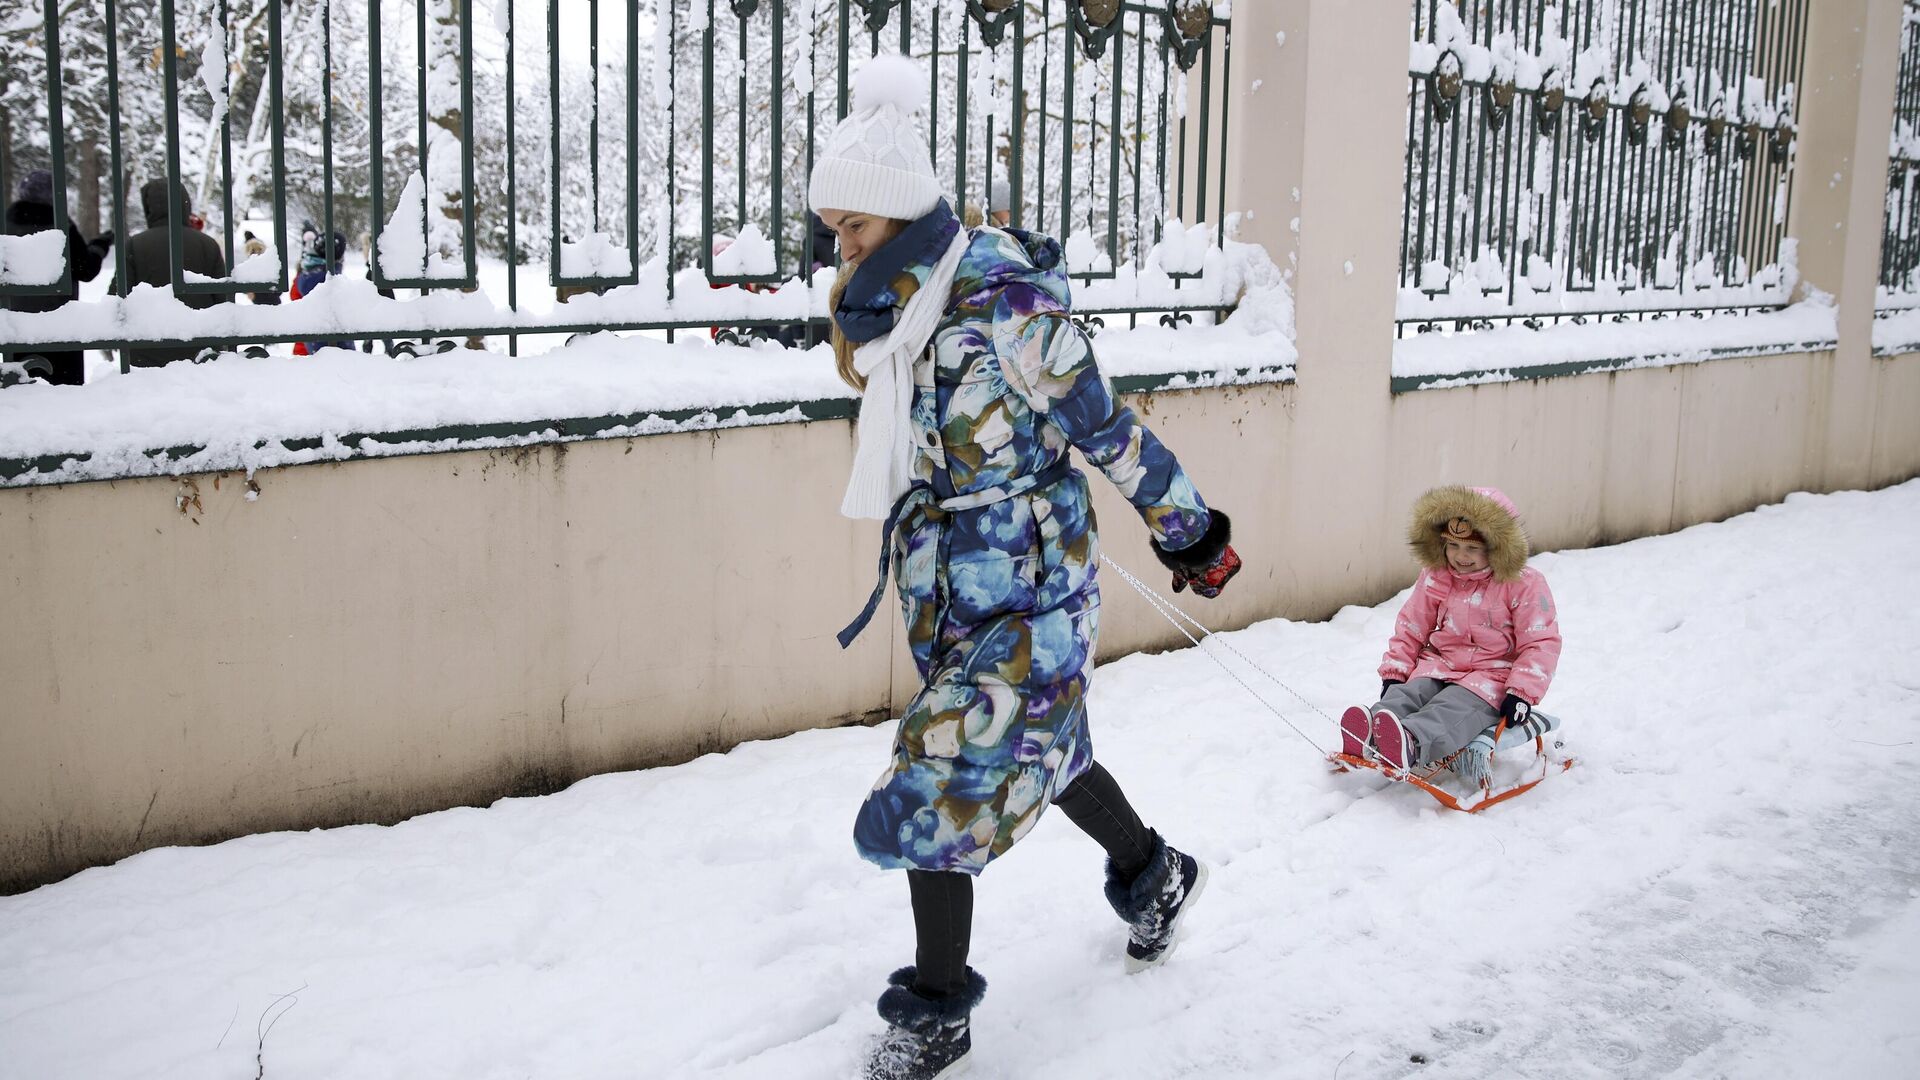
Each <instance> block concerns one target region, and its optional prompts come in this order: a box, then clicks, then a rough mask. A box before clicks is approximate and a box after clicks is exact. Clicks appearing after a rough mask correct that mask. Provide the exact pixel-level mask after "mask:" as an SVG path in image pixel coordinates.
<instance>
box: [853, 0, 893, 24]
mask: <svg viewBox="0 0 1920 1080" xmlns="http://www.w3.org/2000/svg"><path fill="white" fill-rule="evenodd" d="M853 2H854V3H855V4H856V5H858V6H859V8H860V10H861V11H863V12H865V13H866V16H867V17H866V20H865V21H866V24H867V29H869V30H873V31H876V32H878V31H881V30H885V29H886V28H887V21H888V19H889V18H891V17H892V15H893V8H894V5H895V4H898V3H899V2H900V0H853Z"/></svg>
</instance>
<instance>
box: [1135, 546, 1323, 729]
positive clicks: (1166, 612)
mask: <svg viewBox="0 0 1920 1080" xmlns="http://www.w3.org/2000/svg"><path fill="white" fill-rule="evenodd" d="M1100 561H1101V562H1103V563H1106V564H1107V567H1108V569H1111V570H1112V571H1113V572H1114V573H1116V574H1119V575H1120V577H1121V578H1122V580H1124V581H1126V583H1127V584H1129V585H1131V586H1133V588H1134V591H1135V592H1137V593H1139V594H1140V595H1141V596H1142V597H1143V598H1145V600H1146V601H1147V603H1148V604H1150V605H1152V607H1153V610H1155V611H1157V612H1159V613H1160V616H1161V618H1164V619H1166V620H1167V621H1168V622H1170V623H1172V624H1173V628H1174V629H1175V630H1178V631H1180V633H1181V635H1182V636H1184V637H1185V638H1186V639H1187V640H1188V641H1190V642H1192V643H1193V644H1194V647H1195V648H1198V649H1199V650H1200V651H1201V652H1203V653H1206V654H1207V655H1208V656H1210V657H1212V658H1213V662H1214V663H1216V664H1219V665H1220V670H1222V671H1224V672H1226V673H1227V674H1228V675H1229V676H1231V677H1232V679H1233V681H1234V682H1237V683H1239V684H1240V687H1241V689H1243V690H1245V691H1246V692H1247V693H1249V694H1252V695H1253V698H1254V700H1255V701H1258V702H1259V703H1260V704H1262V705H1264V706H1266V709H1267V711H1268V712H1270V713H1272V714H1273V715H1275V716H1277V717H1279V718H1280V722H1281V723H1283V724H1285V725H1287V727H1288V728H1289V729H1291V730H1292V731H1293V733H1294V734H1295V735H1298V736H1300V738H1301V739H1302V740H1304V741H1305V742H1306V744H1307V745H1308V746H1311V747H1313V752H1314V753H1316V754H1319V755H1321V756H1322V757H1324V756H1326V754H1327V750H1326V748H1324V747H1322V746H1321V745H1320V744H1319V743H1317V742H1315V741H1314V740H1313V737H1312V736H1311V735H1308V734H1307V733H1306V732H1304V731H1301V730H1300V728H1299V727H1298V726H1296V725H1295V724H1294V722H1293V721H1292V720H1289V719H1287V714H1286V713H1283V712H1281V711H1280V710H1279V709H1277V708H1275V707H1274V706H1273V703H1272V702H1270V701H1268V700H1267V699H1266V698H1265V697H1263V696H1261V694H1260V692H1259V691H1258V690H1255V689H1254V688H1253V687H1252V686H1249V685H1248V684H1247V680H1245V679H1243V678H1241V677H1240V673H1239V672H1237V671H1235V670H1233V668H1232V667H1230V666H1228V664H1227V662H1226V661H1225V660H1222V659H1220V656H1219V654H1217V653H1216V652H1214V651H1213V650H1212V649H1209V648H1208V647H1207V646H1206V644H1205V642H1216V643H1217V644H1218V645H1219V646H1220V648H1222V649H1225V650H1226V651H1228V652H1230V653H1232V654H1233V655H1234V656H1236V657H1238V658H1239V659H1240V662H1241V663H1243V664H1245V665H1247V666H1248V667H1250V668H1252V669H1253V670H1255V671H1257V672H1259V673H1260V674H1262V675H1264V676H1266V677H1267V679H1268V680H1269V681H1270V682H1272V683H1273V684H1274V685H1275V686H1278V687H1279V688H1280V689H1282V690H1285V691H1286V692H1287V693H1289V694H1292V695H1293V696H1294V697H1296V698H1298V699H1299V700H1300V703H1301V704H1303V705H1305V706H1306V707H1307V708H1309V709H1312V710H1313V711H1314V712H1316V713H1319V714H1320V718H1321V719H1323V720H1325V721H1326V722H1327V723H1328V724H1330V725H1332V726H1334V727H1338V726H1339V724H1338V723H1337V722H1335V720H1334V719H1333V717H1331V716H1328V715H1327V714H1326V713H1324V712H1321V710H1320V707H1319V706H1317V705H1315V704H1314V703H1313V702H1311V701H1308V700H1307V699H1306V697H1305V696H1303V695H1302V694H1301V693H1300V692H1299V691H1298V690H1295V689H1294V688H1293V687H1291V686H1288V685H1287V684H1286V683H1284V682H1281V681H1280V680H1279V678H1277V677H1276V676H1275V675H1274V674H1273V673H1272V672H1270V671H1268V670H1266V669H1265V668H1263V667H1261V666H1260V665H1259V664H1256V663H1254V662H1253V661H1252V660H1249V659H1248V658H1247V657H1246V655H1245V654H1244V653H1242V652H1241V651H1240V650H1238V649H1236V648H1234V647H1233V646H1232V645H1229V644H1227V643H1226V642H1225V641H1224V640H1221V639H1220V638H1219V635H1217V634H1215V633H1214V632H1213V631H1211V630H1209V629H1207V628H1206V627H1205V626H1202V625H1201V624H1200V620H1198V619H1196V618H1194V617H1193V616H1191V615H1189V614H1187V613H1186V612H1184V611H1181V610H1180V609H1179V608H1178V607H1176V606H1174V603H1173V601H1171V600H1168V599H1167V598H1166V597H1164V596H1161V595H1160V594H1159V593H1157V592H1155V591H1153V589H1152V588H1151V587H1150V586H1148V585H1147V583H1146V582H1144V581H1141V580H1140V579H1139V578H1137V577H1134V576H1133V575H1132V574H1131V573H1129V572H1128V571H1127V568H1126V567H1124V566H1121V565H1120V564H1119V563H1117V562H1114V561H1113V559H1112V558H1111V557H1109V556H1108V555H1107V554H1106V553H1105V552H1102V553H1101V554H1100ZM1176 616H1177V617H1176ZM1182 619H1184V620H1186V622H1187V623H1189V624H1191V625H1192V626H1193V628H1194V629H1195V630H1198V631H1200V634H1201V637H1198V638H1196V637H1194V636H1193V634H1192V633H1191V632H1190V631H1188V629H1187V628H1186V626H1183V625H1181V620H1182Z"/></svg>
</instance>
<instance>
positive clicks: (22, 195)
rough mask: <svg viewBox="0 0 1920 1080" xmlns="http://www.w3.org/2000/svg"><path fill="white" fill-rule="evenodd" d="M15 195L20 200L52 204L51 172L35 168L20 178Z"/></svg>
mask: <svg viewBox="0 0 1920 1080" xmlns="http://www.w3.org/2000/svg"><path fill="white" fill-rule="evenodd" d="M15 195H16V197H18V198H19V200H20V201H21V202H30V203H45V204H46V205H48V206H52V205H53V174H52V173H50V172H48V171H47V170H45V169H35V170H33V171H32V172H29V173H28V174H27V175H25V176H23V177H21V178H20V183H19V184H18V185H17V186H16V189H15Z"/></svg>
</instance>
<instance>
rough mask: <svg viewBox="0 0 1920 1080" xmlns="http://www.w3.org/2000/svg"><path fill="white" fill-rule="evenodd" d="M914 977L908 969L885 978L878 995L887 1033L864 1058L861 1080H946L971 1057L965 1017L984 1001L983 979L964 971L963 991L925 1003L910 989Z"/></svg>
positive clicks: (924, 997)
mask: <svg viewBox="0 0 1920 1080" xmlns="http://www.w3.org/2000/svg"><path fill="white" fill-rule="evenodd" d="M916 975H917V970H916V969H915V968H914V967H913V966H911V965H909V966H907V967H903V968H901V969H900V970H898V971H896V972H894V973H893V974H892V975H890V976H888V977H887V982H888V983H889V984H890V985H888V987H887V989H886V992H885V993H882V994H881V995H880V1018H881V1019H882V1020H885V1021H886V1022H887V1033H886V1034H885V1035H883V1036H881V1037H880V1041H879V1042H877V1043H875V1044H874V1047H873V1052H872V1053H871V1054H869V1055H868V1057H867V1071H866V1074H865V1075H866V1080H951V1078H953V1077H956V1076H959V1075H960V1074H961V1072H963V1071H964V1070H965V1069H966V1066H967V1058H968V1056H969V1055H970V1054H972V1052H973V1033H972V1030H971V1027H970V1026H969V1023H968V1018H969V1017H970V1016H971V1015H972V1013H973V1010H974V1007H975V1006H977V1005H979V1004H980V999H981V998H983V997H985V996H986V994H987V980H985V979H983V978H981V977H980V973H979V972H977V971H975V970H973V969H972V968H968V969H967V988H966V989H965V990H963V991H961V992H960V993H958V994H955V995H953V996H951V997H944V998H931V997H926V996H925V995H922V994H921V993H919V992H918V991H916V990H915V989H914V986H913V984H914V979H915V976H916Z"/></svg>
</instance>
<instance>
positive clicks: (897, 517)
mask: <svg viewBox="0 0 1920 1080" xmlns="http://www.w3.org/2000/svg"><path fill="white" fill-rule="evenodd" d="M1073 471H1074V470H1073V460H1072V459H1071V458H1069V457H1067V455H1065V454H1062V455H1060V460H1058V461H1056V462H1054V463H1053V464H1051V465H1049V466H1047V467H1046V468H1044V469H1041V470H1040V471H1039V472H1036V473H1028V474H1027V475H1025V476H1019V477H1015V478H1014V479H1012V480H1009V481H1007V482H1006V483H1004V484H1001V485H1000V486H999V487H993V488H988V489H986V490H985V491H973V492H968V493H967V494H965V495H954V496H952V497H950V498H945V499H942V498H939V497H938V496H936V495H935V493H934V490H933V486H932V485H931V484H924V483H922V484H915V485H913V486H912V487H910V488H908V489H907V492H906V494H904V495H902V496H900V498H899V499H897V500H895V501H894V504H893V509H892V510H891V511H889V512H888V513H887V520H886V523H885V524H883V525H881V526H880V571H879V574H878V577H879V580H878V581H876V582H874V585H873V594H872V595H870V596H868V597H867V606H866V607H864V608H861V609H860V614H859V615H857V616H855V617H854V620H853V621H852V622H850V623H848V624H847V628H846V629H844V630H842V631H840V633H839V635H838V637H839V640H840V647H841V648H843V649H844V648H846V647H847V646H849V645H852V644H853V640H854V639H855V638H857V637H859V636H860V632H861V631H862V630H865V629H866V628H867V624H868V623H869V622H872V621H873V613H874V612H875V611H878V610H879V609H880V598H881V597H882V596H884V595H885V594H886V591H887V568H888V566H889V565H890V564H891V562H892V559H891V556H892V554H893V537H894V534H895V533H896V532H898V531H899V529H900V526H901V525H902V524H903V523H904V522H906V520H907V519H908V518H909V517H911V516H912V514H913V512H914V511H915V510H916V509H919V508H921V507H933V508H937V509H938V510H939V511H941V512H942V514H943V515H944V514H950V513H954V512H956V511H959V510H972V509H975V508H978V507H982V506H992V505H993V504H994V503H997V502H1004V501H1006V500H1007V499H1011V498H1013V497H1014V496H1015V495H1025V494H1026V493H1027V492H1029V491H1037V490H1039V489H1040V488H1043V487H1051V486H1052V485H1054V484H1057V483H1059V482H1060V481H1062V480H1065V479H1066V478H1067V477H1069V476H1072V475H1073Z"/></svg>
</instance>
